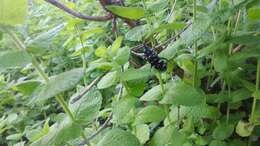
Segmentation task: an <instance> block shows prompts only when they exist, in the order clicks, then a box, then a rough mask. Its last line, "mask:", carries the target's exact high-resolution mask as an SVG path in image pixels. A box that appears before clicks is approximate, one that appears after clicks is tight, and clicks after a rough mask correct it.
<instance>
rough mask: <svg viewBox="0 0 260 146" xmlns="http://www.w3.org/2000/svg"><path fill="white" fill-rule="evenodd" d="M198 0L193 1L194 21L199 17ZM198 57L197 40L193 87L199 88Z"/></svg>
mask: <svg viewBox="0 0 260 146" xmlns="http://www.w3.org/2000/svg"><path fill="white" fill-rule="evenodd" d="M196 6H197V0H193V19H194V20H193V21H194V22H195V21H196V17H197V8H196ZM197 55H198V46H197V40H195V41H194V58H195V62H194V72H193V87H196V86H197V78H198V77H197V76H198V62H197V60H196V58H197Z"/></svg>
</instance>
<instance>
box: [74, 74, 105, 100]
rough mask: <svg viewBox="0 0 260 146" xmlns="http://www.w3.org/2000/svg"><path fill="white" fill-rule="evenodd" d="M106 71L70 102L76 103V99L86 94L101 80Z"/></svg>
mask: <svg viewBox="0 0 260 146" xmlns="http://www.w3.org/2000/svg"><path fill="white" fill-rule="evenodd" d="M105 74H106V73H104V74H102V75H101V76H99V77H97V78H96V79H95V80H93V81H92V82H91V83H90V84H89V85H88V86H86V87H85V88H84V89H83V90H82V92H80V93H79V94H78V95H77V96H76V97H74V98H73V99H72V101H71V102H70V103H71V104H73V103H75V102H76V101H78V100H79V99H80V98H81V97H82V96H84V95H85V94H86V93H87V92H88V91H89V90H90V89H91V88H92V87H93V86H95V85H96V84H97V83H98V82H99V81H100V80H101V78H102V77H103V76H104V75H105Z"/></svg>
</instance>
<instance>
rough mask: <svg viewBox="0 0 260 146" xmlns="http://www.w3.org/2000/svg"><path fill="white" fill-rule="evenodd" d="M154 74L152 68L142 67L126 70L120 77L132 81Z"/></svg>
mask: <svg viewBox="0 0 260 146" xmlns="http://www.w3.org/2000/svg"><path fill="white" fill-rule="evenodd" d="M151 74H152V72H151V70H150V68H148V67H146V68H141V69H128V70H126V71H125V72H123V73H121V74H120V79H121V80H122V81H131V80H138V79H143V78H147V77H148V76H150V75H151Z"/></svg>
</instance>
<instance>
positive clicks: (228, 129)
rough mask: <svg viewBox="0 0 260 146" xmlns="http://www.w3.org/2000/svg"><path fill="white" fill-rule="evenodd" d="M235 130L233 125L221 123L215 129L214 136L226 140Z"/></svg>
mask: <svg viewBox="0 0 260 146" xmlns="http://www.w3.org/2000/svg"><path fill="white" fill-rule="evenodd" d="M233 131H234V126H233V125H228V124H220V125H218V126H217V127H216V128H215V129H214V131H213V135H212V136H213V138H215V139H217V140H225V139H227V138H228V137H230V136H231V135H232V133H233Z"/></svg>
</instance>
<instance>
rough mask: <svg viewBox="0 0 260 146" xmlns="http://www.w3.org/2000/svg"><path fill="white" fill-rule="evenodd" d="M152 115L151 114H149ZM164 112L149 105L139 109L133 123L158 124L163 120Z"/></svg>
mask: <svg viewBox="0 0 260 146" xmlns="http://www.w3.org/2000/svg"><path fill="white" fill-rule="evenodd" d="M151 113H152V114H151ZM165 116H166V115H165V112H164V110H163V109H162V108H160V107H158V106H155V105H150V106H147V107H145V108H143V109H141V110H140V111H139V112H138V114H137V115H136V119H135V123H138V124H139V123H140V124H141V123H150V122H160V121H162V120H163V119H164V118H165Z"/></svg>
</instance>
